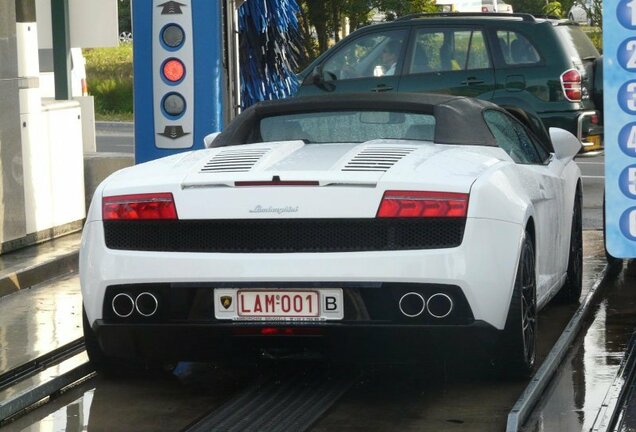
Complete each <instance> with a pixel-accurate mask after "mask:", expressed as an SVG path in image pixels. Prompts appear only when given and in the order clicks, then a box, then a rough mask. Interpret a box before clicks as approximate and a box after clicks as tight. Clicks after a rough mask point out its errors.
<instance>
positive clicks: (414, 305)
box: [398, 292, 426, 318]
mask: <svg viewBox="0 0 636 432" xmlns="http://www.w3.org/2000/svg"><path fill="white" fill-rule="evenodd" d="M398 305H399V307H400V312H402V315H404V316H406V317H409V318H415V317H418V316H420V315H421V314H422V312H424V309H425V308H426V301H424V297H422V295H421V294H418V293H416V292H408V293H406V294H404V295H403V296H402V297H401V298H400V301H399V303H398Z"/></svg>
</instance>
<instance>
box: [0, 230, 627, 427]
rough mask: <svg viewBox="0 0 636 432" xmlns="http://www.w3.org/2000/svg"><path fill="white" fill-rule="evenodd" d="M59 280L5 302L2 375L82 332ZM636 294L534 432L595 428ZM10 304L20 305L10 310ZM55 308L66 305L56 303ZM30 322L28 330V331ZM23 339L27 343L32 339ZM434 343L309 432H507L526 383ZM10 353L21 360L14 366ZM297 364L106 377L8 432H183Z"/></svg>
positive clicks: (556, 318)
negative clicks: (425, 354)
mask: <svg viewBox="0 0 636 432" xmlns="http://www.w3.org/2000/svg"><path fill="white" fill-rule="evenodd" d="M601 239H602V233H601V232H599V231H586V232H585V233H584V255H585V268H584V293H583V295H585V294H586V292H587V290H589V288H590V287H591V286H592V285H593V284H594V282H595V280H596V276H597V275H598V274H599V273H600V271H601V270H602V268H603V266H604V265H605V260H604V255H603V248H602V241H601ZM55 283H56V284H57V285H56V287H55V288H51V289H49V287H48V286H47V287H44V286H43V287H40V288H37V289H32V290H27V291H24V292H22V293H20V294H19V296H17V295H12V296H8V297H5V298H3V299H0V316H3V320H2V321H3V327H2V330H0V371H1V370H3V369H5V370H6V364H8V363H9V361H11V362H13V363H15V362H16V360H15V359H16V358H18V357H19V358H25V357H27V356H28V355H33V354H35V352H36V351H37V352H39V351H38V350H36V349H33V350H32V353H31V354H27V351H28V350H18V351H22V352H21V354H20V355H19V356H18V355H11V356H8V355H7V353H6V350H3V347H6V346H7V344H8V345H9V346H11V347H15V346H16V344H17V345H18V346H19V345H20V343H21V344H22V346H24V347H28V346H29V345H34V346H43V344H46V343H49V344H53V345H54V344H55V342H53V341H54V340H56V338H58V339H59V338H61V339H66V338H71V337H76V336H77V335H79V334H80V332H81V327H80V326H81V300H80V297H79V286H78V285H79V284H78V281H77V277H75V276H71V277H68V278H63V279H60V280H58V281H56V282H55ZM634 288H636V285H634V281H633V280H632V279H626V278H625V276H621V279H619V280H618V281H617V282H615V283H610V284H608V285H607V286H606V287H605V288H603V289H604V292H603V293H602V296H601V297H602V298H603V300H602V301H601V302H600V303H599V304H598V305H597V306H596V307H595V310H594V312H593V314H592V318H590V321H589V331H587V334H584V335H581V336H580V337H578V338H577V339H576V341H575V345H574V350H572V351H571V352H570V353H569V355H568V357H567V358H566V361H565V366H564V367H563V368H562V369H561V370H560V371H559V372H558V373H557V375H556V377H555V379H554V380H553V382H552V383H551V385H550V387H549V388H548V390H547V398H546V399H545V400H543V401H542V402H541V403H540V404H539V406H538V407H537V409H536V410H535V412H534V413H533V415H532V416H531V422H530V423H529V426H527V427H526V429H525V430H529V431H530V430H531V431H555V430H559V431H580V430H582V427H585V428H589V426H590V425H591V422H593V421H594V418H595V416H596V412H597V411H598V409H599V407H600V404H601V402H602V401H603V398H604V397H605V394H606V392H607V389H608V388H609V386H610V385H611V383H612V381H613V379H614V376H615V374H616V371H617V369H618V366H619V364H620V361H621V359H622V356H623V353H624V350H625V347H626V344H627V342H628V340H629V337H630V335H631V333H632V331H633V329H634V327H636V313H634V312H636V310H635V309H636V293H634V292H632V290H633V289H634ZM37 291H41V293H39V294H38V292H37ZM25 293H26V294H28V295H30V297H29V298H30V299H31V303H30V304H31V305H32V306H22V307H21V306H20V305H19V304H18V303H20V302H18V301H17V297H22V295H23V294H25ZM13 297H15V301H16V303H15V304H11V303H10V301H11V300H13V299H12V298H13ZM25 298H27V297H25ZM56 302H60V305H61V306H59V307H55V306H54V304H55V303H56ZM13 309H15V314H14V315H13V318H12V321H10V322H11V325H9V326H5V325H4V322H5V321H4V313H5V311H11V310H13ZM58 309H59V310H58ZM575 309H576V305H559V304H549V305H548V306H547V307H546V309H544V310H543V311H542V312H541V314H540V316H539V320H540V321H539V338H540V344H539V346H538V349H539V361H540V360H541V359H542V358H544V357H545V356H546V354H547V352H548V351H549V349H550V348H551V346H552V344H553V343H554V342H555V341H556V339H557V338H558V337H559V335H560V333H561V330H562V329H563V328H564V327H565V325H566V324H567V322H568V321H569V319H570V317H571V316H572V313H573V312H574V311H575ZM20 310H21V311H22V312H19V311H20ZM21 321H22V323H21ZM548 323H549V325H548ZM21 325H23V327H22V330H19V328H20V326H21ZM5 328H6V329H7V330H8V332H5ZM586 328H587V326H586V327H585V328H584V330H583V332H585V331H586ZM20 332H22V338H21V339H20V336H19V335H20ZM25 332H26V333H25ZM5 333H6V334H5ZM7 334H8V335H10V336H9V338H7ZM67 335H68V336H67ZM25 339H26V340H27V341H28V342H26V343H25V342H24V340H25ZM45 341H48V342H45ZM435 348H436V347H431V355H430V357H429V358H428V359H425V361H424V362H423V363H422V364H420V365H417V366H412V365H399V366H397V365H394V366H377V367H360V368H358V369H357V370H355V371H354V372H352V374H351V376H352V380H353V385H352V387H351V390H349V391H348V392H347V393H346V394H345V395H344V396H343V397H342V398H341V399H340V400H338V401H337V402H336V404H335V406H334V407H333V408H332V409H331V410H330V411H329V412H327V414H326V415H325V416H323V417H322V418H321V419H320V420H319V421H318V422H317V423H316V424H315V425H314V426H313V428H312V429H311V430H314V431H327V430H329V431H331V430H351V431H358V430H359V431H363V430H364V431H369V430H373V431H384V430H386V431H394V430H407V431H408V430H413V431H415V430H418V431H427V430H430V431H439V430H444V431H455V430H457V431H460V430H461V431H503V430H505V424H506V417H507V415H508V412H509V410H510V409H511V407H512V406H513V404H514V403H515V401H516V399H517V398H518V396H519V394H520V393H521V392H522V390H523V389H524V388H525V386H526V384H527V382H526V381H509V380H504V379H502V378H500V377H497V376H495V375H494V374H493V373H492V370H490V368H489V367H488V366H487V365H486V364H484V362H483V359H480V358H479V356H478V355H475V354H474V353H470V352H463V351H462V349H461V347H459V348H458V349H456V350H455V352H451V353H450V354H447V355H445V356H444V355H440V353H439V352H438V351H441V350H436V349H435ZM9 358H11V359H13V360H7V359H9ZM3 361H4V364H3V363H2V362H3ZM299 367H300V368H302V367H306V368H310V369H311V368H314V367H318V366H315V364H295V365H292V366H282V367H281V366H280V365H276V366H272V365H268V364H265V365H260V366H258V367H256V366H252V367H239V366H234V367H227V366H224V367H220V366H218V365H215V364H190V363H182V364H180V365H179V367H178V369H177V371H176V373H175V374H174V375H170V376H163V377H159V378H152V379H151V378H144V377H139V378H136V379H128V380H114V381H109V380H104V379H101V378H99V377H98V378H94V379H92V380H90V381H88V382H86V383H85V384H83V385H81V386H80V387H78V388H75V389H73V390H71V391H70V392H67V393H64V394H63V395H61V396H59V397H58V398H55V399H53V400H52V401H51V402H49V403H47V404H45V405H44V406H42V407H40V408H38V409H36V410H34V411H33V412H31V413H29V414H27V415H25V416H23V417H20V418H18V419H17V420H16V421H15V422H13V423H10V424H8V425H6V426H5V427H3V428H2V431H4V430H7V431H28V432H39V431H41V432H44V431H46V432H57V431H60V432H61V431H81V430H88V431H91V432H93V431H131V430H135V431H158V432H161V431H177V430H183V429H184V428H186V427H187V426H188V425H190V424H192V423H194V422H195V421H196V420H198V419H199V418H201V417H203V416H205V415H206V414H208V413H209V412H210V411H212V410H214V409H215V408H218V407H219V406H221V405H222V404H223V403H224V402H225V401H227V400H228V399H230V398H231V397H232V396H233V395H235V394H237V393H240V392H241V391H242V390H243V389H244V388H246V387H248V386H249V385H250V384H251V383H253V382H254V381H255V380H256V379H258V378H259V377H262V376H263V375H267V374H272V373H275V374H279V375H280V377H281V380H282V379H284V376H285V374H286V373H287V371H288V370H289V371H291V370H292V369H297V368H299Z"/></svg>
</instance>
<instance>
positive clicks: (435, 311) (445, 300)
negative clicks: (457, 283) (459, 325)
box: [426, 293, 455, 319]
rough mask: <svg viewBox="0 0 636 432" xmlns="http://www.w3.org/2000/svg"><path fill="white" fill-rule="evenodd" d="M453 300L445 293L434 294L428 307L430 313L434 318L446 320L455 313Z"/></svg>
mask: <svg viewBox="0 0 636 432" xmlns="http://www.w3.org/2000/svg"><path fill="white" fill-rule="evenodd" d="M454 306H455V305H454V303H453V299H451V298H450V297H449V296H447V295H446V294H443V293H437V294H433V295H432V296H431V297H430V298H429V299H428V303H427V305H426V308H427V309H428V313H429V314H430V315H431V316H432V317H433V318H438V319H441V318H446V317H447V316H449V315H450V313H451V312H452V311H453V307H454Z"/></svg>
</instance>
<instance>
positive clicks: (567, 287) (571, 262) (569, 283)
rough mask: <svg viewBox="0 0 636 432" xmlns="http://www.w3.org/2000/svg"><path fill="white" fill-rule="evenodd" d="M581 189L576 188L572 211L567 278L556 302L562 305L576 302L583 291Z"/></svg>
mask: <svg viewBox="0 0 636 432" xmlns="http://www.w3.org/2000/svg"><path fill="white" fill-rule="evenodd" d="M581 201H582V196H581V189H580V188H577V190H576V197H575V198H574V209H573V210H572V228H571V230H570V250H569V254H568V269H567V277H566V279H565V283H564V284H563V287H562V288H561V290H560V291H559V293H558V294H557V300H558V301H562V302H564V303H574V302H578V301H579V299H580V297H581V291H582V290H583V216H582V211H581Z"/></svg>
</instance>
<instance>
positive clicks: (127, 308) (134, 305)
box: [111, 291, 159, 318]
mask: <svg viewBox="0 0 636 432" xmlns="http://www.w3.org/2000/svg"><path fill="white" fill-rule="evenodd" d="M111 306H112V309H113V312H114V313H115V315H117V316H118V317H119V318H128V317H129V316H131V315H132V314H133V313H134V312H135V311H137V313H138V314H139V315H141V316H143V317H146V318H149V317H151V316H153V315H154V314H156V313H157V310H158V309H159V300H157V297H156V296H155V295H154V294H152V293H149V292H145V291H144V292H142V293H141V294H139V295H137V297H136V298H135V299H133V298H132V297H131V296H130V295H129V294H126V293H119V294H117V295H116V296H115V297H113V301H112V304H111Z"/></svg>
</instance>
